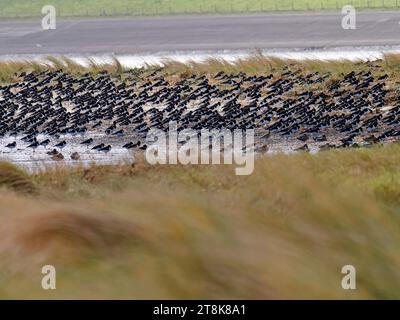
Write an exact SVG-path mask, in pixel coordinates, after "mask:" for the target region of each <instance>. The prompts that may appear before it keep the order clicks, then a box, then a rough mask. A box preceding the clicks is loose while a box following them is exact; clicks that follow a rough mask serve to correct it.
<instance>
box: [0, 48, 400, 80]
mask: <svg viewBox="0 0 400 320" xmlns="http://www.w3.org/2000/svg"><path fill="white" fill-rule="evenodd" d="M399 61H400V55H398V54H387V55H385V57H384V59H383V60H378V61H374V62H362V61H356V62H354V61H350V60H339V61H329V60H312V59H308V60H290V59H280V58H275V57H267V56H265V55H263V54H262V53H261V52H260V51H255V53H254V54H253V55H252V56H250V57H248V58H242V59H238V60H236V61H235V62H228V61H226V60H224V59H219V58H209V59H206V60H205V61H203V62H196V61H188V62H185V63H183V62H179V61H175V60H168V59H166V60H164V61H163V66H162V67H160V66H159V65H151V64H148V65H147V66H146V67H144V68H136V69H128V68H125V67H124V66H123V65H122V64H121V62H120V61H119V60H118V59H117V58H116V57H113V59H112V62H110V63H98V62H96V61H94V60H93V59H90V58H89V59H88V60H87V64H86V66H83V65H81V64H78V63H76V62H74V61H73V60H72V59H70V58H68V57H63V56H62V57H52V56H49V57H47V58H46V59H45V60H44V61H42V62H40V63H39V62H32V61H18V62H0V82H3V83H7V82H13V81H17V80H18V75H19V74H20V73H21V72H31V71H34V72H42V71H46V70H64V71H65V72H68V73H70V74H73V75H78V76H79V75H82V74H85V73H91V74H94V75H96V74H98V73H100V72H104V71H106V72H108V73H110V74H112V75H115V76H121V75H130V76H132V75H133V76H135V77H139V78H141V79H146V78H147V76H148V75H149V74H150V73H153V72H154V71H157V72H158V73H159V75H163V76H166V77H170V76H176V77H178V78H182V77H185V76H189V75H192V74H197V75H213V74H216V73H218V72H220V71H223V72H225V73H227V74H238V73H240V72H245V73H247V74H250V75H253V74H255V75H269V74H271V73H280V72H285V71H287V70H291V71H296V72H300V73H302V74H307V73H310V72H320V73H321V74H328V75H329V76H330V77H331V78H332V79H335V78H336V77H338V76H343V75H345V74H347V73H349V72H351V71H355V72H360V71H365V70H371V71H372V72H373V73H375V74H376V75H379V76H380V75H382V73H388V74H389V76H390V77H391V81H394V82H396V81H400V79H399V77H398V75H399V72H397V71H398V69H399V66H400V64H399Z"/></svg>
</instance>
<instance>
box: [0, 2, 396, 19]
mask: <svg viewBox="0 0 400 320" xmlns="http://www.w3.org/2000/svg"><path fill="white" fill-rule="evenodd" d="M48 4H51V5H54V6H55V7H56V9H57V12H58V15H59V16H93V17H96V16H146V15H171V14H229V13H251V12H274V11H304V10H326V9H328V10H329V9H330V10H340V9H341V8H342V7H343V6H344V5H348V4H352V5H354V6H356V7H358V8H371V9H373V8H398V7H399V3H398V1H396V0H353V1H350V2H349V1H348V0H114V1H112V2H110V1H106V0H68V1H62V0H53V1H52V2H51V3H49V2H48V1H47V0H3V1H1V2H0V16H2V17H36V16H40V15H41V8H42V7H43V6H44V5H48Z"/></svg>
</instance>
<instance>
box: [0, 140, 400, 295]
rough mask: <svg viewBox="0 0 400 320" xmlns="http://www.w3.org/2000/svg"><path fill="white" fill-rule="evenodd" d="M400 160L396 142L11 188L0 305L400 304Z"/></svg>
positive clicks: (82, 174)
mask: <svg viewBox="0 0 400 320" xmlns="http://www.w3.org/2000/svg"><path fill="white" fill-rule="evenodd" d="M399 158H400V145H399V144H395V143H393V144H390V145H384V146H376V147H374V148H371V149H358V150H332V151H326V152H321V153H319V154H317V155H310V154H305V153H301V154H297V155H294V156H285V155H278V156H270V157H264V158H260V159H258V160H257V161H256V164H255V171H254V173H253V175H251V176H248V177H243V176H242V177H238V176H235V175H234V169H233V168H232V167H231V166H155V167H153V166H150V165H147V164H146V163H144V162H141V161H138V162H137V163H135V164H128V163H127V164H124V165H120V166H91V167H88V168H82V167H78V168H65V167H58V168H55V169H50V168H47V169H46V170H42V171H38V172H36V173H34V174H31V175H30V176H29V179H30V180H31V182H32V183H34V184H35V185H36V187H37V189H38V193H37V194H36V195H23V194H21V193H17V192H15V191H13V190H12V189H4V190H3V192H2V193H1V194H0V206H1V208H2V210H1V214H0V229H1V230H0V234H1V235H2V237H1V238H2V241H1V242H0V257H1V259H0V268H1V270H2V272H1V274H0V281H1V283H2V285H1V288H0V297H1V298H172V299H174V298H189V299H191V298H210V299H215V298H218V299H219V298H244V299H262V298H278V299H280V298H305V299H308V298H327V299H336V298H346V299H356V298H361V299H375V298H379V299H384V298H400V296H399V287H400V271H399V270H400V258H399V255H398V252H399V251H400V215H399V214H400V201H399V199H400V174H399V172H400V170H399V169H400V164H399V161H398V160H399ZM1 174H2V173H1V171H0V176H1ZM44 264H52V265H54V266H55V267H56V269H57V289H56V290H54V291H45V290H42V289H41V287H40V280H41V272H40V271H41V266H42V265H44ZM348 264H351V265H354V266H355V267H356V269H357V290H354V291H345V290H343V289H342V288H341V285H340V284H341V279H342V276H343V275H342V274H341V268H342V266H344V265H348Z"/></svg>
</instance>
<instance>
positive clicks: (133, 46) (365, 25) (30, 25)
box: [0, 11, 400, 55]
mask: <svg viewBox="0 0 400 320" xmlns="http://www.w3.org/2000/svg"><path fill="white" fill-rule="evenodd" d="M341 19H342V15H341V14H340V13H298V14H297V13H296V14H295V13H284V14H283V13H279V14H268V15H248V16H243V15H242V16H182V17H151V18H120V19H110V18H108V19H71V20H59V21H57V29H56V30H42V29H41V21H40V19H37V20H30V21H21V20H20V21H12V20H11V21H4V20H3V21H0V55H8V54H52V53H53V54H102V53H105V54H106V53H115V54H138V53H140V54H143V53H156V52H172V51H177V50H178V51H192V50H201V51H208V50H223V49H228V50H229V49H230V50H243V49H252V48H260V49H271V48H277V49H291V48H332V47H344V46H396V45H400V24H399V21H400V11H398V12H389V11H386V12H375V11H371V12H360V13H358V14H357V29H356V30H343V29H342V27H341Z"/></svg>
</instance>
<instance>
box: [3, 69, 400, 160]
mask: <svg viewBox="0 0 400 320" xmlns="http://www.w3.org/2000/svg"><path fill="white" fill-rule="evenodd" d="M387 81H388V76H387V75H385V74H383V75H381V76H374V75H373V73H372V72H371V71H363V72H358V73H356V72H351V73H349V74H347V75H344V76H343V77H342V78H340V79H336V80H334V79H333V78H332V77H331V76H330V75H329V74H321V73H308V74H304V73H302V72H300V71H293V70H290V69H286V70H284V71H282V72H279V73H274V74H270V75H265V76H254V75H247V74H245V73H238V74H227V73H224V72H219V73H217V74H213V75H207V76H205V75H193V76H187V77H178V76H169V77H166V76H164V75H163V74H162V70H161V71H160V70H156V71H154V72H153V73H151V74H147V75H146V76H142V77H136V76H134V75H133V74H130V73H126V74H124V75H123V77H122V78H121V76H119V77H117V76H112V75H110V74H108V73H107V72H102V73H100V74H98V75H96V76H94V75H91V74H85V75H83V76H73V75H71V74H68V73H65V72H63V71H61V70H59V71H46V72H42V73H22V74H20V75H19V76H18V81H16V82H14V83H11V84H8V85H3V86H0V137H3V138H4V137H8V138H10V137H12V138H13V139H14V141H12V142H9V143H7V144H6V145H1V147H0V148H1V149H0V150H1V151H2V152H5V151H7V150H8V151H10V150H13V149H16V150H18V149H20V150H23V149H27V148H28V149H32V150H33V152H35V150H36V149H37V148H40V147H43V148H44V149H45V150H46V153H47V154H48V155H49V156H50V157H52V158H53V159H54V160H61V159H63V158H64V156H63V155H62V153H61V151H62V149H63V148H64V147H65V146H66V145H68V144H75V145H77V144H80V145H82V146H85V147H86V148H87V149H88V150H91V151H93V152H94V151H96V152H104V153H107V152H110V151H111V150H112V149H113V148H114V147H116V146H118V147H119V148H124V149H142V150H145V149H146V143H145V137H146V134H147V132H148V131H149V130H150V128H158V129H161V130H164V131H167V130H168V127H169V123H170V122H171V121H175V122H177V124H178V131H180V130H183V129H186V128H191V129H194V130H196V131H200V130H201V129H229V130H233V129H242V130H246V129H254V130H255V132H256V137H257V139H256V145H257V150H267V149H268V146H269V145H271V144H273V143H275V142H277V143H278V142H279V143H289V142H297V143H298V144H296V143H295V144H294V145H295V146H296V150H309V146H310V145H312V144H316V145H318V148H319V149H325V148H337V147H357V146H362V145H370V144H372V143H378V142H384V141H388V140H397V139H399V138H400V126H399V123H400V121H399V120H400V104H399V103H398V97H397V96H394V93H393V92H394V90H392V89H390V86H389V85H388V83H387ZM91 134H92V135H91ZM69 137H74V140H71V139H70V138H69ZM77 139H78V140H77ZM71 158H72V159H76V160H77V159H79V154H77V153H76V152H74V153H73V154H72V155H71Z"/></svg>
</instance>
